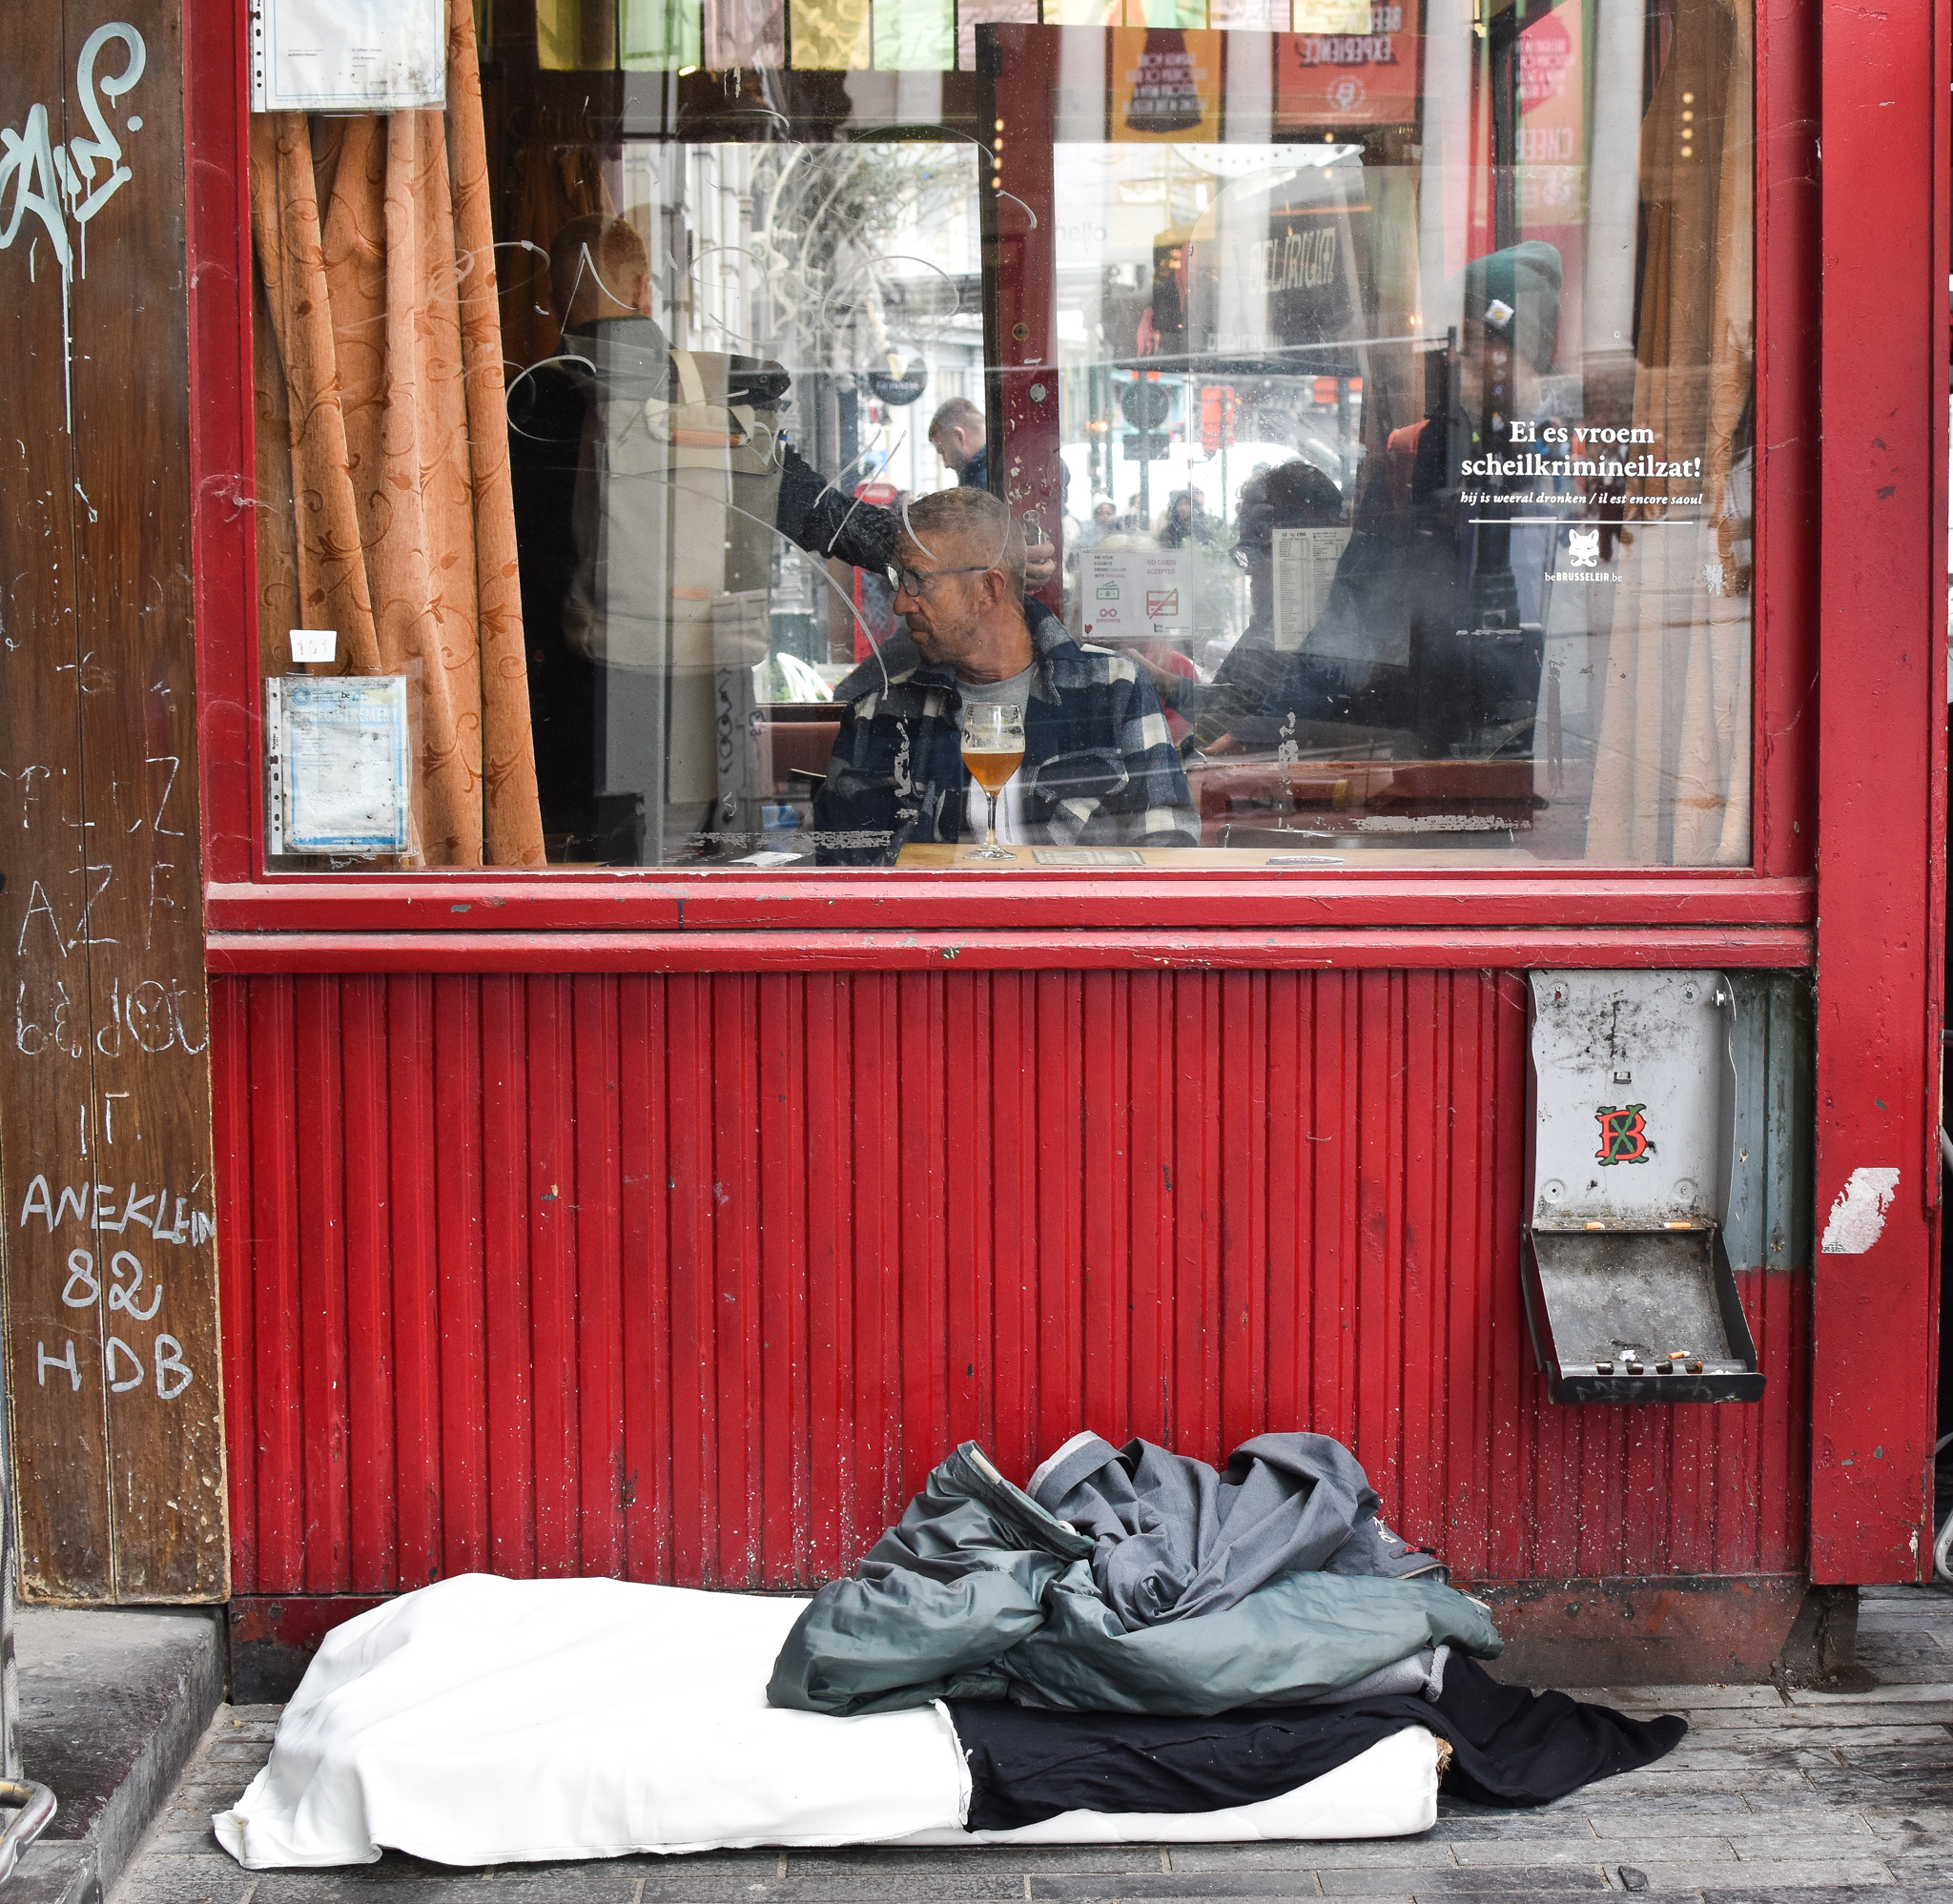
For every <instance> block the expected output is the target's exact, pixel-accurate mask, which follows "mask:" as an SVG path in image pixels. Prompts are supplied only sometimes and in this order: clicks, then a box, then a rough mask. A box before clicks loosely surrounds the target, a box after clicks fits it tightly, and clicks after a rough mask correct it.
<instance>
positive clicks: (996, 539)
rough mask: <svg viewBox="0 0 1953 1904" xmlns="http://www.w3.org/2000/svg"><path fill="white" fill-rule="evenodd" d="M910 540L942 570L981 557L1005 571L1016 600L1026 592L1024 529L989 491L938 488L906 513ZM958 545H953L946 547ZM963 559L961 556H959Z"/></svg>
mask: <svg viewBox="0 0 1953 1904" xmlns="http://www.w3.org/2000/svg"><path fill="white" fill-rule="evenodd" d="M902 522H903V526H904V527H905V528H906V529H907V530H908V534H909V540H910V541H911V542H912V543H915V546H916V547H917V548H918V549H920V550H921V551H922V553H923V554H924V555H925V556H927V557H928V558H929V560H930V561H931V562H932V563H934V564H935V566H936V567H938V568H960V567H962V566H963V564H964V563H968V562H976V561H983V562H987V563H989V565H990V566H991V567H992V568H997V569H1001V570H1002V571H1003V573H1004V576H1005V578H1006V579H1007V580H1008V581H1009V583H1010V585H1011V595H1012V599H1013V600H1015V599H1016V598H1017V597H1018V596H1020V595H1022V594H1023V592H1024V531H1023V527H1022V525H1021V524H1020V523H1019V522H1018V519H1017V518H1016V517H1015V516H1013V515H1012V514H1011V512H1010V510H1009V509H1008V508H1006V507H1005V506H1004V504H1003V503H1002V502H998V501H997V498H996V497H995V496H993V495H992V494H991V493H990V491H989V490H987V489H967V488H965V489H935V490H931V491H930V492H929V494H928V495H926V496H918V497H917V498H916V499H915V502H911V503H909V504H908V505H907V507H906V508H905V509H904V510H903V511H902ZM947 543H955V544H956V547H955V548H954V549H951V548H949V547H946V546H944V544H947ZM959 557H960V560H958V558H959Z"/></svg>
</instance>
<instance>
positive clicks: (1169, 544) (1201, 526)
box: [1159, 489, 1214, 549]
mask: <svg viewBox="0 0 1953 1904" xmlns="http://www.w3.org/2000/svg"><path fill="white" fill-rule="evenodd" d="M1159 535H1160V546H1161V547H1162V548H1163V549H1177V548H1184V547H1185V546H1186V545H1187V544H1188V543H1203V544H1204V543H1212V542H1213V540H1214V523H1213V519H1212V518H1211V517H1209V516H1208V514H1207V512H1206V511H1205V510H1204V509H1203V508H1202V507H1201V503H1200V491H1199V490H1197V489H1177V490H1175V491H1174V494H1173V500H1172V501H1171V502H1169V503H1167V505H1166V513H1165V515H1163V516H1162V517H1161V519H1160V530H1159Z"/></svg>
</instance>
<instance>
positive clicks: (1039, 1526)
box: [767, 1437, 1500, 1714]
mask: <svg viewBox="0 0 1953 1904" xmlns="http://www.w3.org/2000/svg"><path fill="white" fill-rule="evenodd" d="M1267 1439H1280V1438H1273V1437H1271V1438H1267ZM1289 1439H1296V1438H1289ZM1308 1439H1315V1438H1308ZM1331 1445H1333V1443H1331ZM1101 1465H1102V1464H1101ZM1351 1465H1352V1466H1353V1465H1354V1464H1353V1463H1352V1464H1351ZM1209 1472H1210V1473H1211V1472H1212V1470H1209ZM1361 1473H1362V1470H1361V1469H1360V1468H1359V1469H1357V1470H1356V1474H1357V1478H1358V1479H1359V1480H1360V1479H1361ZM1364 1491H1365V1492H1367V1488H1366V1489H1365V1490H1364ZM1345 1492H1346V1493H1348V1494H1349V1495H1350V1499H1351V1500H1352V1502H1354V1503H1355V1504H1356V1505H1357V1506H1358V1508H1359V1509H1360V1506H1361V1504H1360V1500H1358V1498H1357V1496H1356V1495H1355V1493H1354V1492H1353V1491H1352V1490H1348V1489H1346V1490H1345ZM1371 1498H1372V1500H1373V1498H1374V1497H1371ZM1358 1518H1359V1519H1361V1518H1362V1513H1361V1512H1359V1514H1358ZM1400 1545H1401V1544H1400ZM1099 1553H1100V1542H1099V1540H1098V1539H1096V1538H1093V1537H1090V1536H1087V1535H1086V1534H1082V1533H1080V1532H1079V1531H1078V1530H1077V1529H1076V1528H1074V1527H1072V1526H1070V1525H1067V1524H1066V1523H1065V1522H1063V1521H1061V1520H1060V1519H1059V1518H1058V1516H1057V1515H1055V1514H1053V1513H1052V1512H1050V1511H1049V1510H1048V1509H1047V1508H1045V1507H1043V1506H1041V1505H1039V1504H1038V1502H1037V1501H1035V1500H1033V1499H1032V1498H1031V1496H1030V1495H1029V1494H1027V1493H1026V1492H1025V1491H1024V1490H1023V1489H1022V1488H1020V1487H1017V1486H1014V1485H1013V1484H1011V1483H1010V1482H1008V1481H1006V1480H1005V1479H1004V1478H1003V1476H1002V1475H1000V1474H999V1473H997V1469H996V1468H995V1467H994V1466H993V1465H992V1464H991V1463H990V1461H989V1460H988V1458H987V1457H986V1456H985V1455H984V1453H983V1451H982V1449H981V1448H979V1447H978V1446H977V1444H976V1443H974V1442H966V1443H964V1444H963V1445H962V1446H961V1447H959V1448H958V1449H956V1452H955V1453H954V1454H952V1455H951V1456H950V1457H949V1459H948V1460H947V1461H945V1462H944V1463H943V1464H941V1465H940V1466H939V1467H937V1468H936V1469H935V1472H934V1473H933V1474H931V1475H930V1477H929V1480H928V1481H927V1483H926V1484H924V1486H923V1489H922V1492H921V1493H919V1494H918V1495H917V1496H916V1497H915V1500H914V1501H913V1502H911V1503H910V1505H909V1508H908V1511H907V1512H906V1513H904V1514H903V1516H902V1518H901V1521H900V1522H899V1523H898V1524H897V1525H895V1526H894V1527H891V1528H890V1529H889V1530H888V1532H887V1533H885V1534H884V1535H883V1536H882V1537H881V1539H880V1540H879V1541H877V1542H876V1543H875V1545H874V1546H873V1547H872V1548H871V1549H870V1550H869V1552H868V1555H867V1557H866V1558H865V1559H864V1560H863V1561H862V1562H861V1564H860V1565H859V1566H857V1567H856V1568H855V1570H854V1573H853V1577H852V1578H850V1579H847V1580H836V1581H831V1582H830V1583H829V1584H828V1585H827V1586H826V1587H822V1588H821V1590H820V1591H819V1592H818V1593H817V1594H815V1596H814V1597H813V1599H812V1601H811V1602H810V1603H809V1604H808V1607H807V1608H806V1610H805V1611H804V1612H803V1613H802V1615H801V1617H800V1618H799V1620H797V1621H796V1622H795V1623H794V1627H793V1630H792V1631H791V1633H790V1634H789V1635H788V1636H787V1640H786V1644H785V1645H784V1646H783V1647H782V1648H780V1655H779V1658H778V1659H777V1660H776V1661H775V1663H774V1667H773V1673H772V1677H771V1680H770V1681H769V1683H768V1686H767V1697H768V1698H769V1699H770V1700H771V1702H772V1703H773V1704H774V1705H775V1706H784V1707H790V1708H792V1709H795V1710H802V1711H813V1712H835V1713H860V1712H881V1711H894V1710H901V1709H902V1708H905V1707H912V1706H919V1705H925V1704H927V1703H928V1702H929V1701H930V1700H932V1699H1000V1698H1004V1697H1007V1696H1009V1697H1018V1698H1021V1699H1023V1700H1025V1701H1026V1702H1028V1703H1031V1704H1035V1705H1041V1706H1056V1707H1065V1708H1070V1709H1074V1710H1096V1711H1111V1712H1167V1713H1195V1714H1200V1713H1213V1712H1225V1711H1229V1710H1232V1709H1234V1708H1235V1707H1237V1706H1247V1705H1252V1704H1255V1703H1257V1702H1260V1703H1271V1702H1272V1703H1280V1704H1291V1705H1293V1704H1301V1703H1303V1702H1305V1701H1307V1700H1312V1699H1321V1698H1325V1697H1326V1696H1328V1695H1329V1694H1331V1693H1334V1692H1337V1691H1339V1690H1341V1689H1344V1688H1346V1687H1348V1686H1352V1685H1354V1684H1355V1683H1356V1682H1357V1681H1358V1680H1360V1679H1362V1678H1364V1677H1365V1676H1366V1675H1367V1674H1368V1673H1372V1672H1375V1671H1377V1670H1379V1669H1382V1668H1384V1667H1388V1666H1392V1665H1395V1664H1396V1663H1397V1662H1399V1661H1401V1660H1405V1659H1408V1658H1409V1657H1410V1656H1411V1655H1412V1654H1414V1653H1419V1652H1423V1651H1425V1650H1427V1649H1428V1648H1433V1647H1439V1646H1447V1645H1449V1646H1451V1647H1455V1648H1460V1649H1461V1650H1463V1651H1465V1652H1470V1653H1474V1654H1477V1655H1478V1656H1479V1657H1481V1658H1484V1659H1491V1658H1495V1657H1496V1656H1497V1655H1498V1652H1499V1648H1500V1641H1499V1637H1498V1633H1497V1631H1496V1630H1495V1628H1493V1626H1492V1623H1491V1615H1490V1611H1489V1610H1488V1609H1487V1608H1486V1607H1484V1606H1482V1605H1481V1604H1480V1603H1479V1602H1477V1601H1475V1600H1471V1599H1469V1598H1467V1596H1466V1595H1464V1594H1462V1593H1458V1592H1455V1591H1453V1590H1452V1589H1451V1588H1449V1587H1444V1586H1441V1585H1439V1584H1437V1582H1435V1581H1434V1580H1430V1579H1422V1580H1401V1579H1390V1578H1387V1577H1383V1576H1381V1575H1379V1574H1349V1573H1323V1572H1302V1571H1285V1572H1279V1573H1276V1574H1275V1575H1274V1576H1273V1577H1271V1578H1269V1579H1266V1580H1264V1581H1263V1582H1262V1583H1261V1584H1260V1585H1258V1586H1256V1587H1253V1588H1252V1590H1250V1591H1246V1592H1244V1593H1242V1594H1240V1595H1239V1596H1238V1597H1236V1596H1232V1595H1231V1594H1230V1593H1228V1592H1225V1591H1217V1593H1216V1594H1215V1596H1214V1597H1213V1599H1212V1601H1211V1602H1210V1604H1209V1606H1208V1608H1207V1610H1204V1611H1203V1612H1201V1613H1199V1614H1198V1616H1190V1617H1187V1618H1182V1619H1173V1620H1167V1621H1162V1622H1158V1623H1155V1624H1151V1625H1138V1626H1129V1625H1128V1624H1127V1622H1126V1621H1125V1620H1124V1619H1122V1618H1121V1617H1120V1612H1119V1611H1118V1609H1117V1607H1115V1606H1114V1605H1113V1604H1112V1603H1111V1602H1110V1601H1108V1600H1107V1599H1106V1598H1105V1597H1104V1595H1103V1594H1102V1593H1101V1591H1100V1583H1099V1577H1098V1574H1097V1573H1095V1570H1094V1567H1095V1560H1096V1558H1097V1556H1098V1555H1099Z"/></svg>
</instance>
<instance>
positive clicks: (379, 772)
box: [265, 674, 410, 856]
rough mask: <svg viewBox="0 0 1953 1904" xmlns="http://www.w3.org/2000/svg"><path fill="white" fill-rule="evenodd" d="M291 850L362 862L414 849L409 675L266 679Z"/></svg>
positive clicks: (285, 834) (285, 833) (285, 842)
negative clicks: (365, 858) (360, 858)
mask: <svg viewBox="0 0 1953 1904" xmlns="http://www.w3.org/2000/svg"><path fill="white" fill-rule="evenodd" d="M265 686H266V688H267V689H268V690H269V689H274V688H275V689H276V690H277V692H276V693H268V694H267V712H268V713H269V714H270V715H271V716H272V720H271V727H272V747H273V750H274V754H273V768H274V770H275V771H276V772H277V773H278V780H279V783H280V788H281V791H282V793H283V796H284V797H283V801H282V807H283V812H282V831H283V849H284V850H285V851H286V852H295V853H345V854H349V855H354V856H360V855H371V854H374V853H397V852H404V851H406V850H407V847H408V842H409V838H410V831H409V822H408V794H409V791H410V777H409V763H408V753H407V682H406V677H405V676H404V675H400V674H381V675H300V676H293V677H291V678H289V679H287V680H283V681H275V682H267V683H266V684H265Z"/></svg>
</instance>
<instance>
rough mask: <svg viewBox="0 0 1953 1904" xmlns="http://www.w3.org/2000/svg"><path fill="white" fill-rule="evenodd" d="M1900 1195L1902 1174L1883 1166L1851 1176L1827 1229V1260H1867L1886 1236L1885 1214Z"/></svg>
mask: <svg viewBox="0 0 1953 1904" xmlns="http://www.w3.org/2000/svg"><path fill="white" fill-rule="evenodd" d="M1898 1194H1899V1172H1898V1171H1897V1170H1896V1169H1895V1168H1893V1167H1892V1166H1890V1165H1885V1164H1881V1165H1878V1166H1876V1167H1874V1168H1872V1169H1868V1170H1855V1171H1853V1172H1852V1173H1851V1177H1850V1178H1849V1180H1848V1181H1847V1182H1846V1183H1845V1186H1844V1188H1843V1189H1842V1190H1841V1191H1840V1192H1839V1195H1838V1201H1837V1202H1835V1203H1834V1204H1832V1206H1831V1216H1830V1218H1829V1220H1828V1221H1827V1222H1826V1223H1825V1225H1824V1240H1823V1243H1822V1245H1821V1248H1822V1251H1823V1253H1824V1255H1826V1256H1863V1255H1864V1253H1865V1252H1866V1251H1867V1250H1868V1249H1870V1248H1871V1246H1872V1245H1873V1244H1874V1243H1875V1242H1877V1241H1878V1240H1879V1239H1880V1237H1881V1236H1882V1235H1883V1234H1884V1231H1885V1212H1886V1211H1887V1210H1889V1209H1891V1207H1892V1199H1893V1198H1894V1197H1896V1196H1897V1195H1898Z"/></svg>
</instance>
